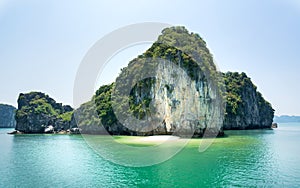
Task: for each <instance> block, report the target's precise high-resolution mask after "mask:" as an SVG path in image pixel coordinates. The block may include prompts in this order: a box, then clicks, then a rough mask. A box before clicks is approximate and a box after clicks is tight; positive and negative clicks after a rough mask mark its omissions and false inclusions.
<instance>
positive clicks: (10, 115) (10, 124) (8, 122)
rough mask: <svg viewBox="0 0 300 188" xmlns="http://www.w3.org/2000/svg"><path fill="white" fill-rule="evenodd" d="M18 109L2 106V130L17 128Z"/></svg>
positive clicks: (0, 112)
mask: <svg viewBox="0 0 300 188" xmlns="http://www.w3.org/2000/svg"><path fill="white" fill-rule="evenodd" d="M16 110H17V109H16V108H15V107H14V106H11V105H7V104H0V128H15V127H16V120H15V113H16Z"/></svg>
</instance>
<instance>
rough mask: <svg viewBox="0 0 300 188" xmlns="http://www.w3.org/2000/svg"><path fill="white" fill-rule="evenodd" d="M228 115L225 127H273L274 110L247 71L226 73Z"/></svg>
mask: <svg viewBox="0 0 300 188" xmlns="http://www.w3.org/2000/svg"><path fill="white" fill-rule="evenodd" d="M224 78H225V82H226V91H227V92H226V101H227V105H226V116H225V121H224V126H223V128H224V129H258V128H271V125H272V122H273V117H274V110H273V109H272V107H271V105H270V103H269V102H267V101H265V100H264V98H263V97H262V95H261V93H259V92H258V91H257V89H256V86H255V85H254V84H253V83H252V82H251V80H250V78H248V77H247V75H246V74H245V73H241V74H239V73H236V72H235V73H232V72H228V73H226V74H224Z"/></svg>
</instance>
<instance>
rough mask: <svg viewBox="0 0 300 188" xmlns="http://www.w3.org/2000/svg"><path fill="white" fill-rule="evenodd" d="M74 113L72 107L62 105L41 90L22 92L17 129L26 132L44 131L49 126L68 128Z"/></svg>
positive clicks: (58, 128) (19, 99) (17, 116)
mask: <svg viewBox="0 0 300 188" xmlns="http://www.w3.org/2000/svg"><path fill="white" fill-rule="evenodd" d="M72 114H73V109H72V107H70V106H68V105H62V104H61V103H57V102H56V101H55V100H53V99H52V98H50V97H49V96H48V95H46V94H44V93H41V92H30V93H27V94H23V93H21V94H20V95H19V98H18V109H17V111H16V121H17V125H16V130H18V131H21V132H25V133H42V132H44V130H45V128H46V127H47V126H50V125H51V126H53V127H54V129H55V130H57V131H59V130H67V129H69V127H70V121H71V117H72Z"/></svg>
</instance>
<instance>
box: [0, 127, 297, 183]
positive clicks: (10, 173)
mask: <svg viewBox="0 0 300 188" xmlns="http://www.w3.org/2000/svg"><path fill="white" fill-rule="evenodd" d="M6 132H9V129H0V153H1V155H0V177H1V181H0V187H41V186H43V187H44V186H46V187H47V186H51V187H54V186H58V187H95V186H98V187H124V186H130V187H141V186H142V187H157V186H160V187H170V186H172V187H191V186H194V187H200V186H201V187H212V186H213V187H216V186H217V187H228V186H237V187H283V186H284V187H299V186H300V158H299V157H298V156H300V147H298V146H297V144H298V143H299V142H300V124H281V125H280V127H279V128H278V129H275V130H249V131H227V132H226V134H227V135H229V136H228V137H225V138H218V139H216V140H215V142H214V144H213V145H212V146H211V147H210V148H209V149H208V150H207V151H205V152H203V153H199V152H198V143H199V140H192V141H191V142H190V143H189V144H188V146H187V147H186V148H185V149H183V150H182V151H181V152H180V153H179V154H177V155H176V156H175V157H173V158H172V159H170V160H168V161H166V162H164V163H161V164H159V165H154V166H150V167H144V168H130V167H123V166H119V165H116V164H113V163H110V162H108V161H106V160H104V159H102V158H101V157H100V156H99V155H97V154H96V153H94V151H93V150H92V149H90V148H89V147H88V146H87V144H86V143H85V142H84V140H83V138H82V137H81V136H79V135H7V134H5V133H6ZM126 152H128V151H122V152H120V153H121V154H122V153H124V154H125V153H126Z"/></svg>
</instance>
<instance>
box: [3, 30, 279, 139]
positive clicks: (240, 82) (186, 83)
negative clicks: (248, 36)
mask: <svg viewBox="0 0 300 188" xmlns="http://www.w3.org/2000/svg"><path fill="white" fill-rule="evenodd" d="M147 72H151V73H152V76H151V77H146V78H143V75H142V74H146V73H147ZM139 76H140V77H139ZM132 77H136V78H135V79H136V80H135V81H136V82H133V81H132V80H133V79H131V78H132ZM127 90H128V91H127ZM125 91H126V92H125ZM122 92H123V93H126V94H128V95H127V96H126V95H125V94H123V93H122ZM116 96H117V97H116ZM6 108H8V107H7V106H6ZM95 112H96V113H95ZM6 113H7V114H5V116H6V117H11V113H15V120H16V126H15V130H16V131H15V132H14V133H68V132H73V133H79V131H81V132H82V133H88V134H102V133H104V132H105V131H107V132H108V133H109V134H111V135H133V136H150V135H171V134H172V135H179V136H185V135H186V134H192V135H193V137H202V136H203V134H204V133H205V132H206V133H207V134H212V135H214V134H215V135H218V136H222V135H224V130H233V129H241V130H243V129H264V128H271V125H272V122H273V116H274V110H273V108H272V106H271V104H270V103H269V102H267V101H266V100H265V99H264V98H263V96H262V94H261V93H260V92H259V91H257V88H256V86H255V85H254V84H253V83H252V82H251V79H250V78H249V77H248V76H247V75H246V74H245V73H243V72H242V73H238V72H225V73H223V72H220V71H218V70H217V68H216V66H215V64H214V61H213V57H212V54H211V53H210V51H209V49H208V48H207V46H206V43H205V41H204V40H203V39H202V38H201V37H200V35H198V34H196V33H190V32H189V31H188V30H187V29H185V27H182V26H176V27H170V28H165V29H164V30H163V31H162V33H161V35H160V36H158V39H157V41H156V42H154V43H153V44H152V46H151V47H150V48H149V49H148V50H146V51H145V52H144V53H143V54H141V55H139V56H138V57H137V58H135V59H133V60H132V61H130V62H129V63H128V66H127V67H124V68H122V71H121V73H120V74H119V76H118V78H116V81H115V82H114V83H112V84H109V85H103V86H101V87H100V88H99V89H98V90H97V91H96V93H95V94H94V96H91V100H90V101H88V102H86V103H84V104H82V105H81V106H80V108H78V109H73V108H72V107H71V106H67V105H62V104H60V103H57V102H56V101H55V100H54V99H53V98H51V97H50V96H48V95H47V94H44V93H41V92H30V93H21V94H20V95H19V98H18V109H17V110H15V111H14V109H10V110H7V112H6ZM8 119H9V118H8ZM10 119H12V118H10ZM136 122H142V123H136ZM7 125H9V126H14V121H13V120H11V121H10V122H9V123H8V124H7Z"/></svg>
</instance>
